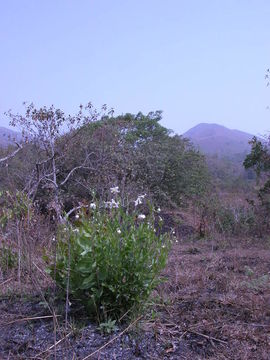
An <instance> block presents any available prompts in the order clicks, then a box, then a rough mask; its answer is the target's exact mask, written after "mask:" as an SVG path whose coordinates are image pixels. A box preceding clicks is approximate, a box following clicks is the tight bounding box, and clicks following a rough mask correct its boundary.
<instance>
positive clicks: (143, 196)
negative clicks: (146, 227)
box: [134, 194, 146, 206]
mask: <svg viewBox="0 0 270 360" xmlns="http://www.w3.org/2000/svg"><path fill="white" fill-rule="evenodd" d="M145 197H146V194H144V195H139V196H138V198H137V200H135V201H134V204H135V206H138V205H140V204H142V199H144V198H145Z"/></svg>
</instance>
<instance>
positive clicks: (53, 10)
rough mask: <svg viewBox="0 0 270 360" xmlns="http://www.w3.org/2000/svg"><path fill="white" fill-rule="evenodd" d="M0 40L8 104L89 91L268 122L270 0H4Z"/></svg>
mask: <svg viewBox="0 0 270 360" xmlns="http://www.w3.org/2000/svg"><path fill="white" fill-rule="evenodd" d="M0 44H1V47H0V49H1V54H0V84H1V87H0V113H3V112H4V111H6V110H8V109H9V108H12V109H13V110H14V111H20V112H21V111H22V106H21V104H22V102H23V101H24V100H27V101H33V102H35V103H36V105H38V106H39V105H50V104H52V103H53V104H55V105H56V106H57V107H61V108H62V109H63V110H65V111H66V112H67V113H73V112H75V111H76V110H77V108H78V105H79V104H80V103H86V102H88V101H89V100H90V101H92V102H93V103H94V104H95V105H96V106H97V107H98V106H100V105H101V104H103V103H106V104H108V105H109V106H110V107H114V108H115V110H116V112H117V113H124V112H132V113H136V112H138V111H143V112H145V113H147V112H149V111H151V110H159V109H161V110H163V111H164V118H163V124H164V125H165V126H167V127H169V128H171V129H173V130H174V131H176V132H178V133H182V132H184V131H186V130H188V129H189V128H190V127H192V126H194V125H196V124H197V123H199V122H215V123H220V124H223V125H225V126H228V127H230V128H238V129H240V130H244V131H248V132H251V133H256V134H257V133H264V132H265V131H266V130H270V121H269V120H270V111H267V110H266V107H267V105H269V104H270V88H266V83H265V80H264V75H265V71H266V69H267V68H268V67H270V0H265V1H263V0H253V1H251V0H216V1H214V0H212V1H211V0H197V1H195V0H185V1H182V0H39V1H37V0H0ZM0 119H1V120H0V124H1V125H4V126H5V125H7V120H5V119H4V116H2V115H0Z"/></svg>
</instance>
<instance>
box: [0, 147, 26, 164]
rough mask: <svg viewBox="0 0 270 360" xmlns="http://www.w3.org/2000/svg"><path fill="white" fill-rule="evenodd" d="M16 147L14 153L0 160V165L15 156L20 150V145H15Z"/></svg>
mask: <svg viewBox="0 0 270 360" xmlns="http://www.w3.org/2000/svg"><path fill="white" fill-rule="evenodd" d="M16 145H17V146H18V149H16V150H15V151H13V153H11V154H9V155H8V156H6V157H4V158H2V159H0V163H1V162H4V161H7V160H9V159H10V158H12V157H13V156H15V155H16V154H17V153H18V152H19V151H20V150H21V149H22V145H20V144H18V143H16Z"/></svg>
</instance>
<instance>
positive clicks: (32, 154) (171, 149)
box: [0, 104, 209, 218]
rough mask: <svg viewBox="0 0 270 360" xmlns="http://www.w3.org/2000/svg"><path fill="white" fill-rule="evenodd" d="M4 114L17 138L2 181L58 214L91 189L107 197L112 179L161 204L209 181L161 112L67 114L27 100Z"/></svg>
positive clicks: (178, 201) (88, 196)
mask: <svg viewBox="0 0 270 360" xmlns="http://www.w3.org/2000/svg"><path fill="white" fill-rule="evenodd" d="M90 109H92V108H91V107H90ZM87 111H89V107H87ZM10 116H11V118H12V121H13V122H12V123H13V124H14V125H20V127H21V128H22V131H23V134H24V144H23V149H22V150H21V151H20V152H19V154H17V156H15V157H14V158H12V159H11V160H10V161H9V166H8V167H6V166H3V165H2V167H1V168H0V178H1V186H2V187H3V188H8V189H20V190H24V191H25V192H27V194H28V196H29V197H30V198H31V199H32V200H33V201H38V202H39V204H40V206H41V208H42V209H43V211H45V212H47V213H49V212H50V213H52V214H53V213H55V214H56V217H57V218H61V216H62V213H63V210H65V211H67V212H68V211H69V210H70V209H72V208H73V207H76V206H78V204H79V203H81V202H89V201H91V200H92V198H93V193H94V194H95V196H96V197H97V198H99V199H101V200H106V199H107V197H108V191H107V189H108V188H109V187H110V186H113V185H115V184H117V185H119V186H120V188H121V189H122V191H123V193H125V197H128V196H129V194H132V195H134V194H140V193H142V192H147V193H148V195H149V196H150V197H151V198H152V200H153V201H154V202H156V203H158V204H164V205H165V204H166V205H167V206H183V205H185V204H187V202H188V201H189V200H190V199H192V198H194V197H198V196H200V195H202V194H203V193H205V191H206V189H207V186H208V185H209V176H208V172H207V167H206V164H205V160H204V157H203V156H202V155H201V154H200V153H199V152H198V151H196V150H195V149H194V148H193V146H192V145H191V144H190V142H189V141H188V140H187V139H184V138H182V137H181V136H178V135H174V134H173V133H172V132H171V131H169V130H168V129H166V128H165V127H163V126H162V125H161V124H160V120H161V112H160V111H157V112H151V113H149V114H148V115H143V114H142V113H138V114H137V115H132V114H125V115H121V116H118V117H113V116H112V113H104V112H103V113H100V114H98V113H97V112H95V113H94V115H93V114H91V115H88V114H86V115H84V113H83V111H82V108H81V111H80V112H79V114H78V115H76V116H75V117H70V116H65V114H64V113H63V112H62V111H61V110H59V109H55V108H54V107H51V108H46V107H43V108H41V109H35V108H34V106H33V105H32V104H31V105H30V106H29V107H28V108H27V110H26V115H25V116H21V115H16V116H14V115H11V114H10ZM66 124H67V126H66Z"/></svg>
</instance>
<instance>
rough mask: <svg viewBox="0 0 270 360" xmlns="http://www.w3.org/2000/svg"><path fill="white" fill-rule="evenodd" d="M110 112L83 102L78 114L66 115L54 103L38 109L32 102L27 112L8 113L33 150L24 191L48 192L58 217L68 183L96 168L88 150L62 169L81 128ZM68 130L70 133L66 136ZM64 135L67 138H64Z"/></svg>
mask: <svg viewBox="0 0 270 360" xmlns="http://www.w3.org/2000/svg"><path fill="white" fill-rule="evenodd" d="M25 105H26V104H25ZM106 112H107V108H106V106H103V107H102V110H101V113H99V112H97V111H96V110H95V109H94V108H93V106H92V104H91V103H89V104H87V105H86V106H85V107H83V106H82V105H81V106H80V109H79V112H78V113H77V114H76V115H75V116H71V115H68V116H66V115H65V114H64V112H63V111H62V110H60V109H57V108H55V107H54V106H51V107H46V106H44V107H41V108H40V109H37V108H36V107H35V106H34V104H33V103H32V104H30V105H26V112H25V115H19V114H16V115H14V114H12V113H11V112H9V113H8V115H9V117H10V119H11V121H10V125H12V126H14V127H16V128H19V129H20V130H21V132H22V137H23V143H24V145H25V146H28V148H29V147H30V148H31V150H32V151H31V152H30V155H32V158H30V159H28V161H29V162H30V163H32V168H31V173H30V176H27V178H28V179H27V181H26V183H25V189H24V190H25V191H27V193H28V196H29V197H30V198H32V199H33V200H34V199H35V198H36V195H37V192H38V191H39V190H40V188H42V189H43V190H45V191H47V193H49V199H50V202H49V204H48V205H49V207H50V208H51V209H52V210H54V212H55V215H56V217H57V219H58V220H62V219H63V214H62V211H63V206H62V205H63V204H62V199H61V195H62V189H63V188H64V186H65V185H66V183H68V182H69V180H70V179H71V178H72V176H74V174H75V173H76V172H79V171H80V170H82V169H84V170H87V171H94V170H95V169H94V167H93V166H92V163H91V156H92V154H91V153H88V152H86V153H85V154H84V158H83V159H81V162H80V163H77V164H76V165H75V166H73V167H71V168H68V169H66V172H65V173H63V171H61V168H62V163H63V162H64V161H65V156H66V154H67V152H68V150H70V149H69V147H70V146H72V143H73V142H74V139H75V138H76V137H77V136H78V134H79V132H80V131H81V129H83V127H84V126H85V125H86V124H89V123H91V122H94V121H97V120H98V118H99V117H100V116H101V115H102V114H105V113H106ZM67 133H68V134H69V136H66V134H67ZM63 138H64V139H65V141H61V139H63ZM31 153H32V154H31ZM33 160H34V161H33ZM28 175H29V174H28Z"/></svg>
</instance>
